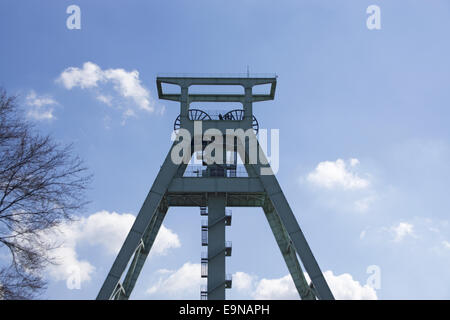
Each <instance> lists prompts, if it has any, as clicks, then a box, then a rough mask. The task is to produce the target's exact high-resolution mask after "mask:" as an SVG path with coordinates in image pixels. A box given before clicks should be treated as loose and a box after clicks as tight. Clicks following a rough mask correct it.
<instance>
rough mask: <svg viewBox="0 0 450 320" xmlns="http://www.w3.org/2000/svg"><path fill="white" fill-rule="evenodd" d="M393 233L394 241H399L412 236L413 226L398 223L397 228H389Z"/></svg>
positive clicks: (406, 223)
mask: <svg viewBox="0 0 450 320" xmlns="http://www.w3.org/2000/svg"><path fill="white" fill-rule="evenodd" d="M391 231H392V232H393V233H394V236H395V237H394V241H401V240H403V239H404V238H405V237H406V236H414V226H413V225H412V224H411V223H408V222H400V223H399V224H398V225H397V226H393V227H391Z"/></svg>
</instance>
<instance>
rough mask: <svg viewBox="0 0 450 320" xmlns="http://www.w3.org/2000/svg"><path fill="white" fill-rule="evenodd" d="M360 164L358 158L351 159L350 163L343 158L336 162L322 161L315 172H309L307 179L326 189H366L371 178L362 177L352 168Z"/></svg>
mask: <svg viewBox="0 0 450 320" xmlns="http://www.w3.org/2000/svg"><path fill="white" fill-rule="evenodd" d="M357 164H359V160H358V159H351V160H350V161H349V165H348V164H346V163H345V161H344V160H342V159H337V160H336V161H335V162H332V161H323V162H320V163H319V164H318V165H317V167H316V168H315V169H314V171H313V172H311V173H309V174H308V176H307V180H308V181H309V182H310V183H312V184H314V185H316V186H319V187H323V188H326V189H333V188H343V189H346V190H347V189H364V188H367V187H368V186H369V184H370V183H369V180H367V179H363V178H360V177H359V176H358V175H357V174H356V173H355V172H352V171H351V170H350V169H351V168H353V167H355V166H356V165H357Z"/></svg>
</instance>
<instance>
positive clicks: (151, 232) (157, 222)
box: [116, 205, 168, 300]
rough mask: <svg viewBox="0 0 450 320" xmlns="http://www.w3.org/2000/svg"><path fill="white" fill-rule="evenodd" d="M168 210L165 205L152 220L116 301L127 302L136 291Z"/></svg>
mask: <svg viewBox="0 0 450 320" xmlns="http://www.w3.org/2000/svg"><path fill="white" fill-rule="evenodd" d="M167 209H168V208H167V206H165V205H164V206H160V208H158V212H157V214H156V215H155V216H154V219H152V222H151V223H150V225H149V227H148V228H147V230H146V231H145V233H144V236H143V239H142V245H140V246H139V247H138V249H137V250H136V252H135V254H134V258H133V260H132V262H131V265H130V267H129V268H128V271H127V274H126V276H125V279H124V281H123V285H122V286H123V291H122V293H120V294H119V295H118V296H117V298H116V299H120V300H127V299H129V298H130V294H131V292H132V291H133V289H134V286H135V284H136V281H137V278H138V277H139V274H140V273H141V270H142V268H143V266H144V263H145V260H146V259H147V256H148V254H149V253H150V250H151V248H152V246H153V243H154V242H155V239H156V236H157V235H158V232H159V229H160V228H161V225H162V222H163V220H164V217H165V215H166V212H167Z"/></svg>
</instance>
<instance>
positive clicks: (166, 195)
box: [97, 75, 334, 300]
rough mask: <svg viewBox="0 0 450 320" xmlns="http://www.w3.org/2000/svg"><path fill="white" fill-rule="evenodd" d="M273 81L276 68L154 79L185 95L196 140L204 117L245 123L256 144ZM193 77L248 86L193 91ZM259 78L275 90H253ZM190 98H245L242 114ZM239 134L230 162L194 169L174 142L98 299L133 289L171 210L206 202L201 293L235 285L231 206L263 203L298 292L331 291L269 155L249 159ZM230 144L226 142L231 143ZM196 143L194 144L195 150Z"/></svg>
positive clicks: (214, 295)
mask: <svg viewBox="0 0 450 320" xmlns="http://www.w3.org/2000/svg"><path fill="white" fill-rule="evenodd" d="M276 82H277V77H276V76H275V75H273V76H250V75H247V76H241V75H239V76H221V77H207V76H159V77H157V79H156V84H157V88H158V96H159V98H160V99H165V100H172V101H178V102H180V107H181V109H180V116H179V117H178V118H177V120H178V122H176V124H177V123H178V126H179V128H183V129H186V130H188V131H189V132H190V133H191V137H193V139H192V140H194V139H195V138H196V137H194V126H195V125H196V124H197V125H198V121H201V127H202V132H201V134H202V135H203V133H204V132H205V131H206V130H208V129H211V128H214V129H219V130H221V132H226V129H243V130H244V131H246V132H247V133H249V134H250V135H252V134H253V135H254V136H253V137H250V138H254V139H255V140H256V143H257V145H258V150H259V149H260V148H259V142H258V140H257V139H256V135H255V132H254V131H253V130H248V129H251V128H253V129H254V117H253V111H252V107H253V102H259V101H267V100H273V99H274V96H275V88H276ZM162 84H171V85H177V86H179V87H180V88H181V90H180V92H179V93H176V94H172V93H165V92H163V86H162ZM192 85H202V86H207V85H212V86H217V85H233V86H241V87H243V88H244V93H243V94H242V93H241V94H190V93H189V87H190V86H192ZM258 85H269V86H270V92H269V93H267V94H253V93H252V89H253V87H254V86H258ZM192 102H230V103H236V102H238V103H241V104H242V106H243V110H242V112H240V115H241V116H239V117H236V116H233V117H231V116H227V117H223V116H220V118H219V119H215V120H213V119H212V118H211V117H209V116H205V115H204V114H202V113H201V112H200V113H199V114H200V116H198V113H197V112H195V114H194V112H192V109H191V110H190V104H191V103H192ZM235 114H236V113H235ZM197 138H198V137H197ZM247 138H248V137H247ZM200 139H201V138H200ZM238 140H239V138H237V139H236V140H233V141H234V143H233V146H232V148H233V150H232V151H233V152H234V155H235V157H234V158H235V160H234V161H233V162H232V163H231V164H229V163H228V162H227V164H217V163H213V164H211V163H209V164H206V165H205V166H206V169H205V170H202V171H201V173H199V174H198V175H197V176H186V175H185V172H186V168H187V163H181V164H176V163H174V161H173V160H172V158H171V152H172V149H173V148H174V147H175V146H176V145H177V140H175V142H174V143H173V145H172V147H171V149H170V151H169V153H168V155H167V157H166V159H165V161H164V163H163V165H162V167H161V169H160V171H159V173H158V175H157V177H156V179H155V181H154V183H153V186H152V188H151V189H150V192H149V193H148V195H147V198H146V199H145V201H144V204H143V205H142V208H141V209H140V211H139V214H138V215H137V217H136V220H135V222H134V224H133V226H132V228H131V230H130V232H129V233H128V236H127V238H126V239H125V242H124V244H123V246H122V248H121V249H120V252H119V253H118V255H117V257H116V259H115V261H114V264H113V265H112V267H111V270H110V271H109V273H108V276H107V277H106V280H105V282H104V283H103V286H102V287H101V289H100V292H99V294H98V296H97V299H128V298H129V297H130V294H131V292H132V290H133V288H134V286H135V283H136V280H137V278H138V276H139V274H140V272H141V270H142V267H143V265H144V262H145V260H146V258H147V256H148V254H149V252H150V249H151V248H152V245H153V243H154V241H155V238H156V235H157V234H158V231H159V229H160V226H161V224H162V222H163V219H164V217H165V215H166V213H167V210H168V208H169V207H174V206H182V207H186V206H190V207H200V208H201V210H202V212H203V213H202V214H203V215H205V212H206V210H207V215H208V220H207V224H205V225H204V226H203V227H204V229H205V230H207V240H206V242H207V245H208V251H207V254H205V255H204V256H202V266H203V263H204V262H205V263H207V265H206V267H207V268H206V270H207V277H208V280H207V289H206V290H205V291H204V292H202V295H201V297H202V298H204V299H205V298H206V299H211V300H224V299H225V288H229V287H231V279H230V278H228V277H227V276H226V274H225V257H226V256H227V255H230V254H231V248H230V247H229V246H228V245H227V243H226V241H225V226H226V225H229V224H230V223H231V219H230V217H229V216H228V215H227V213H226V207H261V208H262V209H263V211H264V214H265V216H266V218H267V221H268V223H269V225H270V228H271V229H272V232H273V234H274V236H275V240H276V242H277V244H278V247H279V248H280V251H281V253H282V256H283V258H284V260H285V262H286V265H287V268H288V269H289V272H290V274H291V276H292V279H293V280H294V283H295V286H296V288H297V290H298V293H299V295H300V297H301V299H312V300H313V299H334V297H333V294H332V293H331V290H330V288H329V287H328V284H327V282H326V281H325V278H324V276H323V274H322V272H321V270H320V268H319V265H318V264H317V262H316V259H315V258H314V255H313V253H312V251H311V249H310V247H309V245H308V243H307V241H306V239H305V236H304V235H303V232H302V230H301V229H300V226H299V224H298V222H297V220H296V218H295V216H294V214H293V212H292V210H291V208H290V206H289V203H288V202H287V200H286V197H285V196H284V193H283V191H282V190H281V187H280V185H279V183H278V181H277V179H276V177H275V175H274V174H263V175H262V174H261V169H263V168H265V169H266V170H267V169H269V170H271V169H270V165H269V164H268V161H267V158H266V155H265V154H264V152H262V153H261V150H259V151H260V152H259V159H258V161H257V163H248V158H249V154H248V152H249V149H248V148H247V146H246V147H244V148H240V149H239V148H237V149H236V147H237V144H239V143H241V145H242V144H243V145H246V143H245V138H244V141H238ZM202 146H203V148H204V147H205V144H204V143H203V144H202ZM227 148H228V150H229V146H227ZM194 151H195V150H192V152H191V156H192V154H193V153H194ZM197 151H198V150H197ZM200 151H202V150H200ZM237 152H239V156H240V158H241V159H242V161H243V163H244V167H245V170H246V172H247V176H245V177H239V176H237V175H236V171H235V170H236V164H237V163H236V153H237ZM188 158H189V159H190V157H188ZM244 159H245V161H244ZM233 170H234V174H233ZM203 227H202V229H203ZM202 240H205V239H202ZM204 244H205V243H204ZM298 257H300V260H301V262H302V264H303V266H304V268H305V270H306V272H307V273H308V275H309V277H310V279H311V283H310V284H308V282H307V280H306V279H305V277H304V273H303V270H302V267H301V265H300V261H299V260H298ZM127 267H128V268H127ZM126 269H127V271H126V273H125V270H126ZM202 269H203V268H202ZM124 273H125V276H124V277H123V275H124ZM202 273H203V272H202Z"/></svg>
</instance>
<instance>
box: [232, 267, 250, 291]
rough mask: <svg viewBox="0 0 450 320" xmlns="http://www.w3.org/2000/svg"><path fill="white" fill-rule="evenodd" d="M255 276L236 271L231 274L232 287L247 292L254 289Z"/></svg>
mask: <svg viewBox="0 0 450 320" xmlns="http://www.w3.org/2000/svg"><path fill="white" fill-rule="evenodd" d="M255 281H256V276H253V275H250V274H248V273H245V272H241V271H238V272H236V273H234V274H233V288H235V289H236V290H238V291H242V292H248V291H251V290H253V289H254V283H255Z"/></svg>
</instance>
